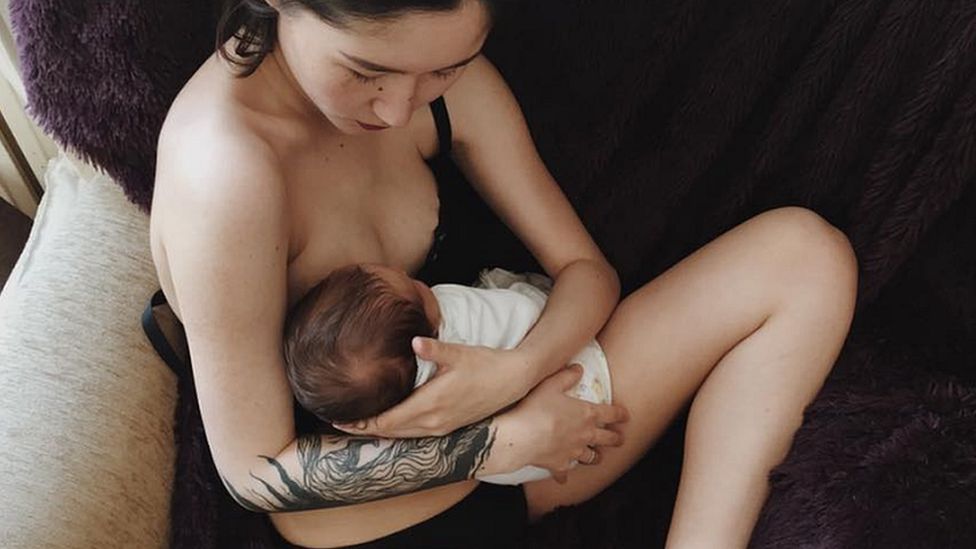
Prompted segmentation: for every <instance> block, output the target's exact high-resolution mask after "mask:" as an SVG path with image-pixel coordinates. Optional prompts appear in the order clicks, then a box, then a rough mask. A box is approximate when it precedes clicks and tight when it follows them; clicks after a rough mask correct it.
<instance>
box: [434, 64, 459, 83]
mask: <svg viewBox="0 0 976 549" xmlns="http://www.w3.org/2000/svg"><path fill="white" fill-rule="evenodd" d="M456 72H457V67H455V68H453V69H447V70H446V71H434V76H436V77H437V78H440V79H442V80H447V79H448V78H450V77H452V76H454V73H456Z"/></svg>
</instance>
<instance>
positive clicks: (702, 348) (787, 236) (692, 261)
mask: <svg viewBox="0 0 976 549" xmlns="http://www.w3.org/2000/svg"><path fill="white" fill-rule="evenodd" d="M851 257H852V254H851V252H850V246H849V244H848V242H847V239H846V237H844V235H843V233H841V232H840V231H839V230H837V229H836V228H834V227H832V226H831V225H829V224H828V223H827V222H826V221H824V220H823V219H822V218H820V217H819V216H818V215H816V214H814V213H813V212H811V211H809V210H806V209H802V208H794V207H789V208H779V209H776V210H770V211H767V212H764V213H762V214H760V215H757V216H756V217H753V218H752V219H750V220H748V221H746V222H744V223H742V224H740V225H738V226H737V227H735V228H733V229H731V230H729V231H728V232H726V233H724V234H722V235H721V236H719V237H718V238H716V239H715V240H713V241H712V242H710V243H708V244H707V245H705V246H703V247H702V248H700V249H699V250H697V251H695V252H694V253H693V254H691V255H690V256H688V257H687V258H685V259H683V260H682V261H680V262H679V263H677V264H676V265H674V266H673V267H671V268H670V269H668V270H667V271H665V272H664V273H662V274H661V275H660V276H658V277H657V278H655V279H654V280H652V281H650V282H649V283H647V284H646V285H645V286H643V287H642V288H640V289H639V290H638V291H636V292H635V293H633V294H631V295H630V296H629V297H627V298H626V299H625V300H623V301H622V302H621V303H620V305H619V306H618V307H617V309H616V310H615V311H614V313H613V315H612V316H611V318H610V320H609V321H608V322H607V325H606V326H605V327H604V328H603V330H602V331H601V332H600V334H599V335H598V337H597V339H598V341H599V342H600V344H601V345H602V346H603V348H604V351H605V352H606V355H607V358H608V360H609V363H610V371H611V377H612V380H611V381H612V383H613V399H614V402H615V403H619V404H621V405H623V406H625V407H626V408H627V409H628V410H629V412H630V419H629V421H628V422H626V423H624V424H622V425H621V432H622V433H623V435H624V444H623V445H622V446H621V447H619V448H604V449H601V454H602V455H601V461H600V463H599V464H597V465H594V466H580V467H577V468H576V469H575V470H574V471H573V472H572V473H570V476H569V480H568V482H567V483H565V484H558V483H556V482H555V481H552V480H543V481H539V482H534V483H528V484H526V485H525V492H526V497H527V499H528V502H529V511H530V515H532V516H533V517H538V516H540V515H542V514H544V513H546V512H549V511H551V510H552V509H554V508H555V507H557V506H560V505H572V504H575V503H580V502H582V501H585V500H587V499H589V498H591V497H593V496H594V495H596V494H598V493H599V492H600V491H602V490H603V489H604V488H606V487H607V486H608V485H610V484H611V483H612V482H613V481H614V480H616V479H617V478H619V477H620V476H621V475H623V473H624V472H626V471H627V469H629V468H630V467H631V466H632V465H633V464H634V463H636V462H637V460H638V459H640V457H641V456H642V455H643V454H644V453H645V452H646V451H647V450H648V448H649V447H650V446H651V445H652V444H653V442H654V441H655V440H656V439H657V438H658V437H659V436H660V435H661V434H662V433H663V431H664V430H665V428H666V427H667V425H668V424H669V423H670V422H671V421H672V420H673V418H674V417H675V415H676V414H677V412H678V411H679V410H681V409H682V408H683V407H684V406H685V405H686V404H687V403H688V402H689V401H690V399H691V397H692V396H693V395H694V394H695V392H696V391H697V389H698V388H699V386H700V385H701V384H702V383H703V381H704V380H705V378H706V377H707V376H708V374H709V372H710V371H711V369H712V368H713V367H714V366H715V364H716V363H717V362H718V361H719V360H720V359H721V358H722V357H723V355H725V353H726V352H728V351H729V350H730V349H732V348H733V347H734V346H735V345H736V344H737V343H738V342H739V341H742V340H743V339H745V338H746V337H748V336H749V335H750V334H752V333H753V332H754V331H756V330H757V329H758V328H759V327H760V326H762V325H763V323H764V322H765V320H766V319H767V318H769V317H770V316H771V315H772V314H773V312H774V311H775V310H776V309H777V307H780V306H781V305H782V304H783V303H784V301H785V300H789V299H790V294H791V290H794V289H796V288H799V287H802V288H803V289H804V292H807V293H808V292H810V291H814V292H816V291H820V292H823V293H824V294H825V295H826V294H828V293H830V292H831V287H830V286H831V283H830V276H831V275H830V273H831V272H833V273H837V272H839V269H843V268H847V266H848V265H850V258H851Z"/></svg>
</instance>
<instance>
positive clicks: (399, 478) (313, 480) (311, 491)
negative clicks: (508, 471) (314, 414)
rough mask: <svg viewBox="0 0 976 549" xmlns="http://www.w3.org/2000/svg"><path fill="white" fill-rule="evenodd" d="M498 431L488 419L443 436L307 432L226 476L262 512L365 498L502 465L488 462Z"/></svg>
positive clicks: (241, 499)
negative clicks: (241, 473) (246, 469)
mask: <svg viewBox="0 0 976 549" xmlns="http://www.w3.org/2000/svg"><path fill="white" fill-rule="evenodd" d="M496 431H497V425H495V424H494V422H493V420H492V419H490V418H489V419H487V420H485V421H482V422H479V423H476V424H474V425H470V426H467V427H463V428H461V429H458V430H457V431H455V432H453V433H451V434H448V435H446V436H443V437H431V438H413V439H379V438H368V437H353V436H335V435H302V436H299V437H298V438H297V439H296V440H295V441H294V442H292V444H290V445H288V446H287V447H286V448H285V449H284V450H282V452H281V453H280V454H279V455H278V456H275V457H268V456H259V457H260V460H259V461H258V462H256V465H255V466H254V467H252V468H251V471H250V474H249V476H248V477H247V478H237V479H227V478H223V479H222V480H223V481H224V485H225V486H226V487H227V490H228V491H229V492H230V493H231V495H232V496H233V497H234V499H235V500H236V501H237V503H239V504H240V505H241V506H243V507H244V508H246V509H249V510H251V511H257V512H285V511H303V510H309V509H324V508H329V507H340V506H343V505H351V504H356V503H364V502H368V501H374V500H378V499H382V498H387V497H392V496H398V495H402V494H407V493H411V492H416V491H419V490H424V489H427V488H434V487H436V486H441V485H444V484H450V483H452V482H458V481H462V480H467V479H471V478H474V477H475V474H492V473H495V472H502V471H501V469H498V467H497V465H496V466H492V465H491V464H489V463H488V462H489V456H490V455H491V451H492V448H493V446H494V445H495V439H496ZM493 461H494V462H498V461H499V460H498V459H497V458H496V459H495V460H493ZM486 468H487V469H486ZM496 469H498V470H496Z"/></svg>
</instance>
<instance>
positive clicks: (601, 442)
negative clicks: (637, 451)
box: [590, 429, 624, 447]
mask: <svg viewBox="0 0 976 549" xmlns="http://www.w3.org/2000/svg"><path fill="white" fill-rule="evenodd" d="M623 443H624V436H623V435H621V434H620V433H618V432H616V431H611V430H610V429H597V430H596V431H594V433H593V440H592V442H590V446H592V447H596V446H620V445H621V444H623Z"/></svg>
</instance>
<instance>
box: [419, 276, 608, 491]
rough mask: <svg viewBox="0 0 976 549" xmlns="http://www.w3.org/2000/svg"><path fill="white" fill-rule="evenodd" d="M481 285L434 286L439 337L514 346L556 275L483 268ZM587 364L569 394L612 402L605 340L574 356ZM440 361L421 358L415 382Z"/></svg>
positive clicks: (520, 475)
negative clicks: (439, 322)
mask: <svg viewBox="0 0 976 549" xmlns="http://www.w3.org/2000/svg"><path fill="white" fill-rule="evenodd" d="M478 286H479V287H471V286H461V285H457V284H438V285H436V286H433V287H432V288H431V290H432V291H433V292H434V296H435V297H436V298H437V303H438V305H439V306H440V309H441V324H440V327H439V330H438V336H437V339H438V340H440V341H444V342H447V343H461V344H464V345H480V346H484V347H491V348H494V349H512V348H514V347H516V346H517V345H518V344H519V343H520V342H521V341H522V339H523V338H525V335H526V334H527V333H529V330H530V329H532V326H534V325H535V323H536V321H537V320H538V319H539V315H540V314H541V313H542V309H543V308H544V307H545V305H546V300H547V299H548V297H549V292H550V291H551V290H552V281H551V280H550V279H549V278H547V277H545V276H542V275H538V274H526V275H519V274H515V273H511V272H509V271H506V270H504V269H491V270H489V271H485V272H483V273H481V277H480V280H479V282H478ZM569 363H570V364H572V363H579V364H580V365H582V366H583V377H582V379H580V381H579V383H578V384H576V386H575V387H574V388H573V389H571V390H570V391H569V392H568V394H570V395H572V396H575V397H576V398H580V399H583V400H586V401H589V402H594V403H599V404H609V403H610V398H611V392H610V368H609V366H608V364H607V357H606V355H604V354H603V349H601V348H600V345H599V344H598V343H597V342H596V341H595V340H592V341H590V342H589V343H587V344H586V346H584V347H583V349H581V350H580V351H579V352H578V353H576V355H574V356H573V358H572V359H570V361H569ZM436 368H437V366H436V365H435V364H434V363H433V362H430V361H428V360H424V359H421V358H417V381H416V383H415V386H417V387H419V386H420V385H422V384H424V383H426V382H427V381H429V380H430V378H431V377H433V375H434V372H435V371H436ZM549 476H551V475H550V474H549V471H547V470H545V469H542V468H540V467H535V466H531V465H529V466H526V467H523V468H522V469H519V470H518V471H515V472H513V473H505V474H499V475H489V476H485V477H478V479H479V480H482V481H484V482H491V483H493V484H522V483H524V482H529V481H533V480H540V479H544V478H548V477H549Z"/></svg>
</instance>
